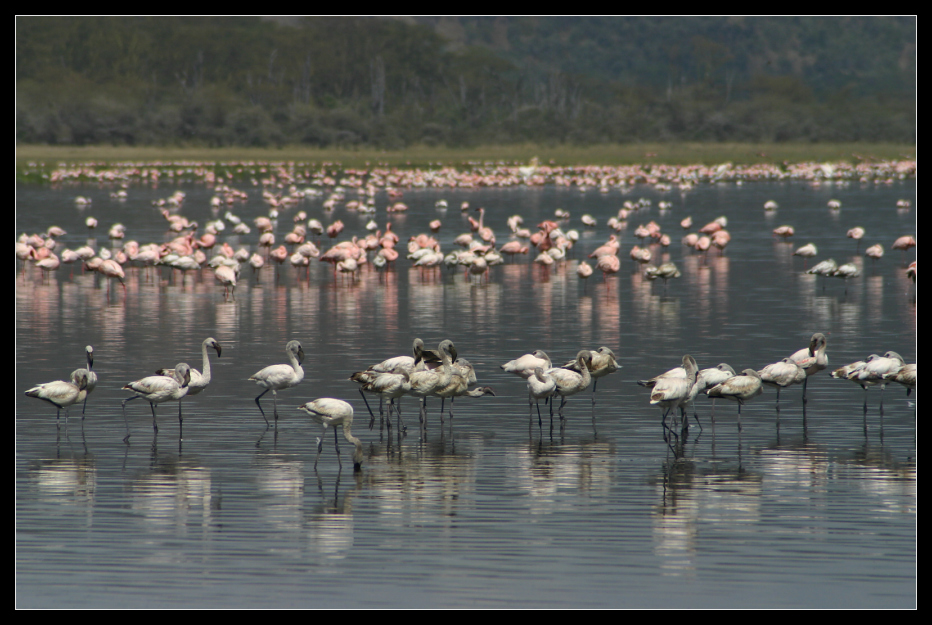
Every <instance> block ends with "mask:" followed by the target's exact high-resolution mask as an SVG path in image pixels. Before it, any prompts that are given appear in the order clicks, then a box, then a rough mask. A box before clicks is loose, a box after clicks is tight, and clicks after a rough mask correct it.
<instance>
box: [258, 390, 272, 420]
mask: <svg viewBox="0 0 932 625" xmlns="http://www.w3.org/2000/svg"><path fill="white" fill-rule="evenodd" d="M268 392H269V389H265V390H264V391H262V392H261V393H259V397H256V405H257V406H259V412H261V413H262V418H263V419H265V427H266V429H268V428H270V427H272V424H270V423H269V418H268V417H266V416H265V410H263V409H262V404H260V403H259V398H261V397H262V396H263V395H265V394H266V393H268Z"/></svg>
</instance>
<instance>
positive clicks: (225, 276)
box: [214, 265, 236, 299]
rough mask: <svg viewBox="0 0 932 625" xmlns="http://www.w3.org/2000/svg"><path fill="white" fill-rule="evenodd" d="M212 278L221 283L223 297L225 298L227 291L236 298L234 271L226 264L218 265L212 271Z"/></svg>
mask: <svg viewBox="0 0 932 625" xmlns="http://www.w3.org/2000/svg"><path fill="white" fill-rule="evenodd" d="M214 278H215V279H216V280H217V282H219V283H220V284H221V285H223V297H224V299H226V296H227V292H230V293H231V294H232V295H233V299H236V271H235V270H234V269H233V268H232V267H230V266H228V265H220V266H219V267H217V269H216V270H215V271H214Z"/></svg>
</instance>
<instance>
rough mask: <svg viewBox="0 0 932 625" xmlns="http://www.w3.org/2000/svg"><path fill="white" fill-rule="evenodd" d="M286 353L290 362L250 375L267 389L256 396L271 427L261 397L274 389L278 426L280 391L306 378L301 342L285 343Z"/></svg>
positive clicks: (267, 423)
mask: <svg viewBox="0 0 932 625" xmlns="http://www.w3.org/2000/svg"><path fill="white" fill-rule="evenodd" d="M285 353H286V354H288V361H289V362H290V364H287V365H269V366H268V367H266V368H265V369H262V370H261V371H259V372H258V373H254V374H253V375H251V376H249V379H250V380H252V381H254V382H255V383H256V384H258V385H259V386H261V387H262V388H264V389H265V390H264V391H262V392H261V393H259V396H258V397H256V405H257V406H259V412H261V413H262V418H263V419H265V425H266V427H267V428H268V427H271V424H270V423H269V419H268V417H266V416H265V411H264V410H263V409H262V404H260V403H259V399H261V398H262V396H263V395H265V394H266V393H268V392H269V391H272V410H273V412H274V415H275V425H276V426H277V425H278V391H280V390H283V389H286V388H291V387H292V386H297V385H298V384H299V383H300V382H301V380H303V379H304V369H302V368H301V363H302V362H303V361H304V348H303V347H301V343H299V342H298V341H288V344H287V345H285Z"/></svg>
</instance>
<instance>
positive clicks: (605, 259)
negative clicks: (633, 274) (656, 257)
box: [596, 250, 650, 282]
mask: <svg viewBox="0 0 932 625" xmlns="http://www.w3.org/2000/svg"><path fill="white" fill-rule="evenodd" d="M645 251H646V250H645ZM648 254H650V252H648ZM596 269H598V270H599V271H601V272H602V281H603V282H605V281H606V280H607V279H608V274H613V275H614V274H616V273H618V270H619V269H621V261H620V260H619V259H618V257H617V256H615V255H614V254H606V255H604V256H599V259H598V262H596Z"/></svg>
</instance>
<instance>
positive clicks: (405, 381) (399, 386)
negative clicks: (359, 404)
mask: <svg viewBox="0 0 932 625" xmlns="http://www.w3.org/2000/svg"><path fill="white" fill-rule="evenodd" d="M412 369H413V366H412ZM362 374H368V375H367V376H366V380H367V381H365V382H364V383H363V386H362V388H361V389H360V390H359V394H360V395H362V392H363V391H367V392H369V393H377V394H378V395H379V396H380V398H381V399H382V400H385V399H388V400H389V403H388V427H389V429H391V427H392V407H393V406H394V408H395V412H396V413H397V414H398V431H399V433H400V432H401V431H402V430H403V428H404V423H403V422H402V420H401V407H400V401H399V405H396V404H395V400H396V399H398V400H400V399H401V397H402V396H404V395H406V394H407V393H409V392H410V391H411V375H410V373H409V371H408V369H407V368H406V366H405V365H404V364H398V365H396V366H395V367H394V369H392V370H391V371H388V372H383V373H375V372H371V371H365V372H359V373H356V374H353V377H351V378H350V379H351V380H353V381H361V378H359V377H358V376H360V375H362ZM365 397H366V396H365V395H363V400H365ZM368 406H369V402H368V401H367V402H366V407H368ZM369 414H370V416H371V421H369V429H370V430H371V429H372V425H373V424H374V423H375V415H374V414H372V411H371V409H370V411H369ZM381 419H382V402H381V401H380V402H379V423H380V425H379V428H381V427H382V426H381Z"/></svg>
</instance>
